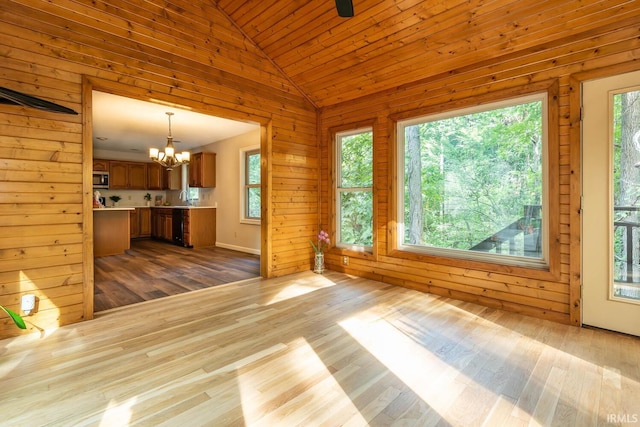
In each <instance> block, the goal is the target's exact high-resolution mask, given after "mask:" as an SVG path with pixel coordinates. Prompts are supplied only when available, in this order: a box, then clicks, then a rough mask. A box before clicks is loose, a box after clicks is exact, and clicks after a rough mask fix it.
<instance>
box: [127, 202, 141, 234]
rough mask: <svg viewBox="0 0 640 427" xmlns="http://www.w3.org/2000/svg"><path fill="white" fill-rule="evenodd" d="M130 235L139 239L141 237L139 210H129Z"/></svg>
mask: <svg viewBox="0 0 640 427" xmlns="http://www.w3.org/2000/svg"><path fill="white" fill-rule="evenodd" d="M129 237H130V238H132V239H137V238H138V237H140V223H139V222H138V210H137V209H134V210H132V211H130V212H129Z"/></svg>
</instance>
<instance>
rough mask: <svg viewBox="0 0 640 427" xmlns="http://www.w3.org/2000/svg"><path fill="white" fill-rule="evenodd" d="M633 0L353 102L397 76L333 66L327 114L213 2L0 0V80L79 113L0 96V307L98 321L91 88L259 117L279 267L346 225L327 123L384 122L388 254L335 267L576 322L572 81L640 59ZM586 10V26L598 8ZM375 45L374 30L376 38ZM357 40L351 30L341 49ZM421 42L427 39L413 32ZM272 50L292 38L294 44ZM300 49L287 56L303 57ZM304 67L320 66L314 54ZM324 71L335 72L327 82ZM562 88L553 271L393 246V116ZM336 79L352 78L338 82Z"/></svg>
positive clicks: (301, 259)
mask: <svg viewBox="0 0 640 427" xmlns="http://www.w3.org/2000/svg"><path fill="white" fill-rule="evenodd" d="M495 3H496V4H497V3H499V2H495ZM548 3H551V2H548ZM632 3H633V2H629V5H630V9H629V10H631V12H630V13H627V15H625V16H626V18H625V20H624V21H620V22H619V24H618V22H615V21H616V17H617V15H616V14H615V13H614V12H615V11H613V10H612V11H611V13H608V14H607V15H606V16H603V17H602V18H597V19H602V25H601V26H598V25H594V24H593V22H589V25H588V26H586V27H585V30H584V31H583V32H582V33H580V34H577V35H576V34H575V33H573V32H571V35H570V36H568V37H566V38H565V39H562V40H557V39H556V38H555V37H548V40H553V41H548V42H545V44H544V45H533V44H532V45H531V46H530V47H529V45H527V50H525V51H520V52H517V53H516V52H515V51H514V50H513V49H511V50H510V49H504V54H503V55H502V56H500V55H491V56H490V57H483V56H482V54H481V52H483V50H477V51H475V52H476V54H477V61H476V62H475V63H474V64H473V65H470V66H469V65H465V66H462V65H460V64H461V63H454V62H451V63H450V66H451V67H453V68H452V69H450V70H449V69H448V70H447V71H446V72H443V73H442V74H440V75H437V76H435V77H431V78H428V79H425V80H422V81H418V82H417V83H407V81H406V80H404V79H406V78H407V75H405V73H402V72H397V73H395V72H394V73H389V74H385V76H386V78H391V79H395V83H394V84H395V86H396V89H393V90H384V91H381V92H378V93H376V94H375V95H367V96H366V97H363V98H359V99H355V100H350V101H346V102H344V103H339V104H334V105H331V104H333V103H335V102H339V101H340V100H342V99H345V98H344V96H343V95H344V94H345V93H348V94H352V95H353V96H359V95H358V93H360V94H365V93H366V94H369V93H371V88H372V87H375V90H380V88H386V87H389V85H388V82H385V83H384V84H382V82H379V81H377V80H378V79H377V78H374V77H372V76H374V75H378V74H376V72H377V71H378V70H371V71H372V73H369V74H367V75H366V76H365V74H366V73H365V72H363V76H364V77H363V78H362V80H361V83H362V84H361V85H358V84H356V83H355V82H354V81H353V80H344V79H343V80H340V82H333V80H334V79H333V78H332V75H331V73H330V69H329V68H327V67H324V68H323V69H322V70H321V71H322V79H324V80H322V79H320V80H317V81H316V85H315V86H313V87H312V88H310V90H313V91H314V96H315V98H314V97H311V99H314V100H315V104H316V105H321V106H323V108H322V109H321V110H320V111H316V110H315V108H314V106H313V105H312V104H311V103H310V102H308V99H309V98H308V96H309V95H308V94H301V93H300V92H299V91H298V89H297V88H298V87H305V86H304V84H301V83H305V82H296V83H297V84H294V83H292V82H291V81H289V79H287V78H286V77H285V76H284V75H283V74H282V73H281V72H280V71H279V69H277V68H276V67H275V66H274V65H273V62H272V59H273V58H267V56H266V55H265V54H264V52H263V51H261V50H260V49H258V48H256V47H255V45H254V43H253V42H252V41H251V40H249V39H248V38H247V36H246V35H245V34H246V31H244V32H243V31H241V30H239V29H238V27H237V26H236V25H234V24H233V23H232V22H230V20H229V19H228V16H227V14H225V13H222V12H221V11H220V10H218V6H217V4H218V3H216V2H190V1H188V0H175V1H171V2H155V3H154V2H149V1H143V0H109V1H107V0H92V1H89V0H56V1H55V2H51V1H46V0H5V1H3V2H0V55H1V56H2V61H0V73H1V76H2V80H1V81H2V84H1V86H5V87H8V88H10V89H13V90H18V91H21V92H24V93H27V94H31V95H34V96H39V97H42V98H44V99H46V100H50V101H53V102H57V103H59V104H61V105H64V106H66V107H70V108H72V109H74V110H76V111H78V112H79V113H80V114H79V115H77V116H72V115H61V114H54V113H45V112H42V111H38V110H34V109H27V108H22V107H16V106H8V105H0V304H2V305H5V306H7V307H9V308H11V309H14V310H16V311H19V303H20V298H21V296H22V295H24V294H26V293H33V294H35V295H36V296H37V297H38V307H37V313H36V314H35V315H34V316H30V317H29V318H28V325H29V330H28V332H33V331H38V330H42V331H44V330H46V329H49V328H54V327H56V326H59V325H64V324H68V323H72V322H78V321H82V320H86V319H89V318H91V317H92V314H93V313H92V311H93V310H92V307H93V301H92V294H93V291H92V288H93V259H92V257H91V255H92V251H91V248H92V229H91V227H92V219H91V218H92V216H91V215H92V213H91V204H90V197H91V186H90V184H89V182H88V181H89V179H90V170H91V166H90V159H91V154H92V153H91V117H90V114H89V113H90V112H91V102H90V92H91V89H92V88H95V89H98V90H104V91H110V92H113V93H116V94H119V95H125V96H130V97H134V98H138V99H142V100H151V99H156V100H161V101H164V102H169V103H173V104H177V105H182V106H186V107H189V108H193V109H194V110H197V111H199V112H203V113H209V114H213V115H217V116H221V117H225V118H230V119H235V120H248V121H252V122H257V123H260V124H261V125H262V153H263V167H262V179H263V182H264V183H265V187H264V191H263V195H262V197H263V218H264V219H265V221H263V227H262V241H263V243H262V248H261V251H262V274H263V275H264V276H266V277H271V276H280V275H286V274H289V273H293V272H296V271H301V270H305V269H309V268H310V267H311V258H312V256H311V248H310V246H309V244H308V240H309V238H312V237H313V235H315V233H316V232H317V230H318V225H320V226H322V227H323V228H331V223H332V220H333V218H332V215H331V210H330V209H331V207H332V203H331V197H332V194H331V191H330V188H329V186H330V183H331V174H330V172H331V170H330V169H331V168H330V155H331V149H330V147H331V144H332V132H333V131H335V130H339V129H347V128H350V127H353V126H355V127H357V126H359V125H360V124H373V126H374V144H375V148H374V150H375V159H374V162H375V171H376V172H375V183H374V190H375V194H374V200H375V206H374V213H375V224H376V229H375V230H374V234H375V236H376V245H375V250H374V253H373V254H371V255H360V254H356V253H348V254H349V255H350V263H349V266H347V267H345V266H342V263H341V262H340V261H341V255H342V254H343V252H341V251H339V250H333V251H331V252H329V253H328V254H327V263H328V267H329V268H331V269H335V270H344V271H347V272H349V273H352V274H354V275H358V276H365V277H371V278H374V279H379V280H382V281H385V282H388V283H392V284H396V285H400V286H407V287H412V288H416V289H420V290H424V291H429V292H434V293H437V294H441V295H447V296H452V297H454V298H459V299H463V300H469V301H475V302H479V303H481V304H485V305H488V306H493V307H500V308H505V309H508V310H512V311H516V312H521V313H525V314H528V315H533V316H538V317H543V318H547V319H552V320H555V321H560V322H571V323H573V324H579V322H580V297H579V291H580V250H581V248H580V216H579V198H580V179H579V177H580V151H579V146H580V136H579V127H578V124H579V95H577V94H578V93H579V82H580V80H581V79H584V78H589V77H590V76H596V75H602V74H607V73H610V74H613V73H615V72H624V71H631V70H635V69H639V68H640V65H638V64H637V63H638V62H640V61H638V57H639V56H640V38H639V37H638V36H639V27H640V23H639V22H637V20H635V19H636V18H635V16H636V15H635V14H634V13H633V10H634V9H633V4H632ZM220 4H229V5H231V4H236V3H235V2H231V1H224V2H220ZM308 7H310V8H311V6H308ZM531 7H533V6H531ZM590 7H591V6H590ZM592 7H594V8H597V7H598V5H597V4H595V3H594V4H593V6H592ZM584 19H585V20H587V21H589V20H590V19H592V16H591V15H589V16H586V17H585V18H584ZM594 19H595V18H594ZM256 28H257V27H256ZM442 31H446V30H445V29H444V27H443V29H442ZM496 31H497V30H496ZM547 31H554V30H552V29H549V30H547ZM547 35H549V34H547ZM445 38H446V37H445ZM545 40H547V39H545ZM362 43H364V44H366V45H368V44H369V41H368V40H366V37H365V39H363V40H362ZM505 43H506V42H505ZM399 44H402V43H399ZM347 45H349V43H346V42H345V49H346V48H347V47H346V46H347ZM410 46H415V48H416V49H420V48H421V47H420V44H419V43H418V42H415V43H414V44H411V45H410ZM485 47H486V46H485ZM275 48H277V50H278V51H282V50H283V49H286V48H287V46H286V43H284V44H283V45H281V46H275ZM296 54H300V55H303V56H304V55H305V54H306V53H304V52H302V51H299V52H297V53H296ZM403 57H404V58H410V57H413V56H412V55H410V54H408V53H407V54H406V55H403ZM291 62H292V64H290V65H292V66H295V64H296V63H297V61H291ZM370 64H372V65H370V66H374V65H375V62H371V63H370ZM356 65H358V66H359V65H360V63H358V64H356ZM379 65H380V64H377V66H379ZM307 66H308V67H309V65H308V64H307ZM354 66H355V65H354ZM422 67H429V64H428V63H420V64H415V66H414V67H413V68H412V69H411V70H410V71H411V75H410V78H411V79H414V78H419V76H420V75H421V74H422V73H421V68H422ZM455 67H459V68H455ZM294 69H297V66H295V67H294ZM347 70H348V69H347ZM603 70H604V71H603ZM305 72H308V73H309V74H310V75H313V76H317V73H316V70H315V69H314V67H310V69H309V70H307V71H305ZM300 76H304V73H301V74H300ZM367 79H369V80H367ZM323 82H324V83H323ZM326 82H331V84H330V85H329V86H324V87H323V86H322V84H326ZM406 83H407V84H406ZM374 84H375V85H374ZM549 84H551V85H554V87H556V88H557V91H558V98H557V108H558V111H557V112H556V113H555V115H554V117H552V118H551V119H552V121H555V122H557V124H558V129H559V132H558V134H559V139H558V147H557V152H555V153H552V154H553V155H554V156H556V158H557V170H556V172H554V174H553V176H552V177H550V179H551V180H552V181H553V182H556V184H555V185H557V189H558V196H557V198H558V202H557V203H556V206H555V208H554V218H552V221H553V222H555V223H557V230H558V232H557V235H556V236H552V237H555V238H556V239H557V240H556V246H557V248H556V249H554V251H555V252H554V253H556V255H557V257H556V258H555V259H554V262H555V263H557V267H554V268H553V271H552V272H551V273H550V274H538V273H535V272H533V273H532V272H526V271H522V270H518V269H505V268H499V267H496V266H494V265H489V264H485V265H482V264H477V263H476V264H465V263H462V264H460V263H456V262H453V261H451V260H437V259H432V258H426V257H421V256H404V255H402V254H398V253H397V251H394V249H393V245H392V244H391V241H390V236H391V233H392V231H393V224H392V223H391V220H392V216H391V215H390V213H391V209H392V207H391V205H392V200H393V193H392V185H393V182H394V175H393V168H392V167H391V159H392V151H391V148H392V145H391V143H392V138H391V135H392V133H393V120H394V118H397V117H398V116H406V115H410V114H413V113H417V112H420V111H426V110H429V109H437V108H446V105H447V104H448V103H451V102H457V103H464V102H466V101H465V100H467V99H472V100H473V99H474V98H475V97H477V96H486V95H491V94H493V93H497V92H499V91H513V92H514V93H515V92H517V91H519V90H521V89H522V88H524V87H528V86H531V85H549ZM372 85H373V86H372ZM377 85H379V86H377ZM337 87H340V88H342V89H344V90H338V91H336V90H335V88H337ZM332 88H333V89H332ZM318 141H319V144H318ZM318 147H320V149H318ZM19 333H21V332H20V331H19V330H17V329H16V328H15V327H14V326H13V324H12V323H11V321H10V320H9V319H8V318H6V317H0V339H1V338H4V337H7V336H12V335H16V334H19Z"/></svg>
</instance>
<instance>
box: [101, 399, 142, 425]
mask: <svg viewBox="0 0 640 427" xmlns="http://www.w3.org/2000/svg"><path fill="white" fill-rule="evenodd" d="M136 401H137V399H136V398H135V397H133V398H131V399H129V400H127V401H125V402H122V403H117V402H114V401H111V402H109V406H107V408H106V409H105V411H104V414H103V415H102V419H101V420H100V427H108V426H127V425H129V422H130V421H131V417H132V415H133V410H132V407H133V406H134V405H135V404H136Z"/></svg>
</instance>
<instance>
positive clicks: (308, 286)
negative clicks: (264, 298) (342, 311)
mask: <svg viewBox="0 0 640 427" xmlns="http://www.w3.org/2000/svg"><path fill="white" fill-rule="evenodd" d="M334 285H335V283H334V282H332V281H331V280H329V279H325V280H323V281H322V283H321V284H318V280H317V278H315V277H314V278H313V280H311V279H304V278H300V279H298V280H296V281H295V283H292V284H290V285H289V286H287V287H285V288H283V289H282V290H280V291H279V292H278V293H277V294H276V295H275V296H274V297H273V298H271V299H270V300H269V301H268V302H266V303H265V305H271V304H276V303H278V302H281V301H285V300H288V299H291V298H296V297H299V296H302V295H305V294H308V293H310V292H314V291H317V290H319V289H324V288H327V287H330V286H334Z"/></svg>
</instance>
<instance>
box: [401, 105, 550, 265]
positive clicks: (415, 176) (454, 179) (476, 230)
mask: <svg viewBox="0 0 640 427" xmlns="http://www.w3.org/2000/svg"><path fill="white" fill-rule="evenodd" d="M546 110H547V103H546V94H537V95H531V96H526V97H520V98H517V99H512V100H508V101H501V102H497V103H492V104H485V105H481V106H476V107H473V108H466V109H462V110H456V111H450V112H446V113H442V114H437V115H432V116H428V117H420V118H414V119H410V120H405V121H402V122H399V123H398V159H399V164H398V172H399V175H400V176H399V180H398V183H399V184H398V185H399V188H398V194H399V199H398V207H399V209H400V211H399V212H398V222H399V233H398V239H399V242H398V244H399V248H400V249H402V250H409V251H417V252H426V253H431V254H435V255H441V256H452V257H462V258H467V259H478V260H491V261H494V262H507V263H511V264H519V265H520V264H522V265H528V264H534V265H538V264H543V263H544V258H545V254H546V250H545V245H546V239H545V235H544V230H545V223H546V219H545V216H546V215H545V213H546V212H547V207H546V202H545V196H546V185H547V184H546V176H545V170H546V145H547V144H546V139H547V138H546V135H547V130H546V126H547V125H546V117H547V113H546Z"/></svg>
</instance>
